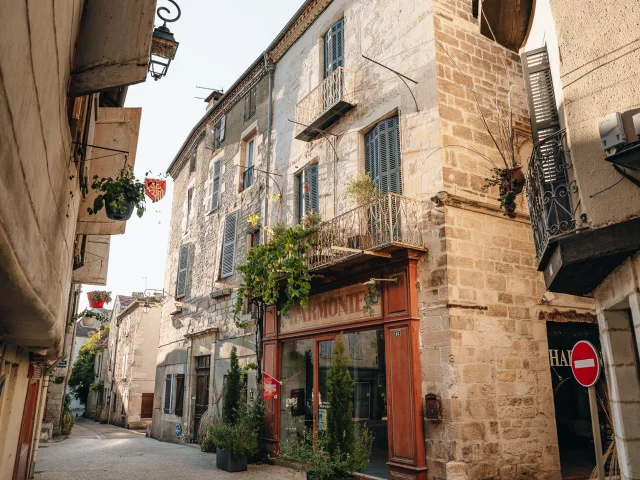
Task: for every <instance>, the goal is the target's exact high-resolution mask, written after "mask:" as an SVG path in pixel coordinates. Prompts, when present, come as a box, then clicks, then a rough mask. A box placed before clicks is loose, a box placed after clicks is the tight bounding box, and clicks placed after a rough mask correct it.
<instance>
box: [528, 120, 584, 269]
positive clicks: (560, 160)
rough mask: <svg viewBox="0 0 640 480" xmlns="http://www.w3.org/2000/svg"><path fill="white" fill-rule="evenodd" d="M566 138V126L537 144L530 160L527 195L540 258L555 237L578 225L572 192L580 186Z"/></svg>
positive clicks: (534, 237) (534, 238) (537, 253)
mask: <svg viewBox="0 0 640 480" xmlns="http://www.w3.org/2000/svg"><path fill="white" fill-rule="evenodd" d="M564 139H565V131H564V130H560V131H557V132H554V133H551V134H550V135H548V136H546V137H545V138H544V139H543V140H541V141H539V142H538V143H536V144H535V145H534V148H533V153H532V154H531V159H530V161H529V171H528V172H527V185H526V195H527V201H528V203H529V215H530V216H531V229H532V230H533V240H534V243H535V245H536V256H537V258H538V261H540V260H541V259H542V257H543V255H544V253H545V251H546V250H547V247H548V246H549V242H550V241H551V240H553V239H554V238H555V237H558V236H561V235H565V234H566V233H569V232H571V231H573V230H575V229H576V218H575V213H576V210H577V208H578V205H576V206H575V207H574V206H573V203H574V202H573V199H572V194H574V193H575V192H577V190H578V186H577V183H576V181H575V180H571V179H570V178H569V170H570V169H571V163H570V161H569V159H568V155H567V151H566V147H565V142H564Z"/></svg>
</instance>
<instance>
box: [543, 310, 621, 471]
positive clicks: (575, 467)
mask: <svg viewBox="0 0 640 480" xmlns="http://www.w3.org/2000/svg"><path fill="white" fill-rule="evenodd" d="M547 338H548V343H549V368H550V373H551V383H552V386H553V402H554V406H555V416H556V431H557V434H558V447H559V450H560V465H561V473H562V477H563V478H589V475H590V474H591V471H592V470H593V469H594V468H595V465H596V460H595V454H594V447H593V435H592V430H591V415H590V412H589V394H588V391H587V389H586V388H584V387H582V386H581V385H580V384H578V382H577V381H576V380H575V378H574V377H573V373H572V372H571V350H572V348H573V346H574V345H575V344H576V343H577V342H578V341H580V340H587V341H588V342H591V343H592V344H593V345H594V346H595V347H596V349H597V350H598V351H600V339H599V334H598V327H597V325H595V324H586V323H555V322H547ZM596 395H597V398H598V407H599V408H598V417H599V420H600V436H601V441H602V447H603V451H606V450H607V448H608V447H609V445H611V442H612V430H611V426H610V425H609V423H608V422H607V414H605V412H604V411H603V409H602V407H603V406H604V408H606V409H609V402H608V395H607V394H606V383H605V377H604V372H603V375H602V376H601V377H600V380H599V381H598V383H597V384H596Z"/></svg>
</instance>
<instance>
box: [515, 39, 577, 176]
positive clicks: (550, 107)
mask: <svg viewBox="0 0 640 480" xmlns="http://www.w3.org/2000/svg"><path fill="white" fill-rule="evenodd" d="M522 68H523V70H524V78H525V87H526V90H527V102H528V104H529V116H530V118H531V134H532V136H533V142H534V143H538V142H539V141H541V140H543V139H544V138H546V137H548V136H550V135H553V134H555V133H556V132H558V131H559V130H560V117H559V115H558V109H557V107H556V97H555V94H554V90H553V79H552V77H551V68H550V65H549V54H548V52H547V47H543V48H538V49H535V50H531V51H530V52H524V53H523V54H522ZM539 153H540V155H539V157H540V161H541V162H542V170H543V174H544V180H545V181H546V182H549V183H552V182H557V181H560V182H562V181H565V180H566V178H565V173H564V172H565V169H564V168H563V166H559V165H557V162H558V161H560V158H561V157H562V155H559V145H558V143H557V142H555V141H548V142H546V143H544V144H543V145H541V146H540V150H539Z"/></svg>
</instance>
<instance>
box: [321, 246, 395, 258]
mask: <svg viewBox="0 0 640 480" xmlns="http://www.w3.org/2000/svg"><path fill="white" fill-rule="evenodd" d="M331 248H332V249H333V250H339V251H341V252H351V253H361V254H363V255H371V256H373V257H382V258H391V254H390V253H382V252H370V251H369V250H358V249H355V248H347V247H338V246H336V245H331Z"/></svg>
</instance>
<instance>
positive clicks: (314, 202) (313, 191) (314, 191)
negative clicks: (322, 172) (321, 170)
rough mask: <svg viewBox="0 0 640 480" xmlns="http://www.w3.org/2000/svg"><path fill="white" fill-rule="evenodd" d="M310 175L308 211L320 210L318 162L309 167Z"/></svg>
mask: <svg viewBox="0 0 640 480" xmlns="http://www.w3.org/2000/svg"><path fill="white" fill-rule="evenodd" d="M307 173H308V176H309V204H308V205H307V213H311V212H316V213H317V212H319V211H320V205H319V203H320V201H319V200H320V199H319V193H318V164H317V163H314V164H313V165H309V168H308V169H307Z"/></svg>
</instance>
